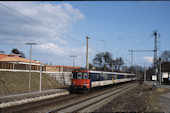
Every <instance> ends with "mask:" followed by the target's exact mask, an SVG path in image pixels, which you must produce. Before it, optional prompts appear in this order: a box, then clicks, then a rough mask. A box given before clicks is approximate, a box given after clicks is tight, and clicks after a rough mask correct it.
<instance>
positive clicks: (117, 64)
mask: <svg viewBox="0 0 170 113" xmlns="http://www.w3.org/2000/svg"><path fill="white" fill-rule="evenodd" d="M113 64H114V66H113V67H114V70H115V71H120V67H121V66H122V65H123V64H124V60H123V58H122V57H119V58H116V59H115V60H113Z"/></svg>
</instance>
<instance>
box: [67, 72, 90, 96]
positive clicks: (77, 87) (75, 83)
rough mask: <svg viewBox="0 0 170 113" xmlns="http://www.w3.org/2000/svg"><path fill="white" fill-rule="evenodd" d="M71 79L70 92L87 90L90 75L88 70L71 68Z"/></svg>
mask: <svg viewBox="0 0 170 113" xmlns="http://www.w3.org/2000/svg"><path fill="white" fill-rule="evenodd" d="M72 73H73V79H72V81H71V86H70V93H75V92H81V93H82V92H83V91H89V89H90V77H89V75H90V74H89V73H90V71H89V70H73V71H72Z"/></svg>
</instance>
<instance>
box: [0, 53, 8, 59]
mask: <svg viewBox="0 0 170 113" xmlns="http://www.w3.org/2000/svg"><path fill="white" fill-rule="evenodd" d="M5 57H8V55H6V54H3V53H0V59H1V58H5Z"/></svg>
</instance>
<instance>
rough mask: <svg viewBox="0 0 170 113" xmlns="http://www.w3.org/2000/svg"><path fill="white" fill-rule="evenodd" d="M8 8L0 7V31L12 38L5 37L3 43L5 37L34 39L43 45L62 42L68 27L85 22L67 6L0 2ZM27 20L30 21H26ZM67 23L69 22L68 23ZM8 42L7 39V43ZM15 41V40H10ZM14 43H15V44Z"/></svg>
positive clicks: (82, 16)
mask: <svg viewBox="0 0 170 113" xmlns="http://www.w3.org/2000/svg"><path fill="white" fill-rule="evenodd" d="M1 3H2V4H4V5H6V6H7V7H10V8H12V9H14V10H16V11H17V12H20V13H21V14H23V15H26V16H27V17H26V16H23V15H21V14H18V13H16V12H15V11H12V10H10V9H9V8H7V7H4V6H2V5H0V17H1V18H0V25H1V27H0V31H3V32H6V33H10V34H15V36H14V35H10V36H6V38H4V40H6V43H8V41H7V40H8V37H11V36H13V37H25V38H26V39H25V40H26V41H28V40H33V41H37V39H38V40H39V39H40V40H41V41H43V42H42V43H44V42H46V41H47V42H49V41H50V40H51V42H53V41H55V40H62V39H61V37H64V35H65V34H66V33H67V31H68V29H69V28H70V26H72V23H76V22H77V21H79V20H82V19H84V18H85V16H84V15H83V14H82V13H81V12H80V11H79V10H78V9H77V8H74V7H73V6H72V5H70V4H69V3H62V4H57V5H52V4H48V3H44V2H1ZM29 17H31V18H29ZM68 20H69V21H71V22H72V23H71V22H68ZM4 35H6V34H5V33H1V34H0V37H1V38H2V37H4ZM10 40H11V39H10ZM14 41H15V39H14ZM16 42H17V41H16Z"/></svg>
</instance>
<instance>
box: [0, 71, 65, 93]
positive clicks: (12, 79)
mask: <svg viewBox="0 0 170 113" xmlns="http://www.w3.org/2000/svg"><path fill="white" fill-rule="evenodd" d="M39 82H40V73H35V72H33V73H31V92H32V91H39ZM28 85H29V73H28V72H0V95H6V94H16V93H26V92H28V90H29V86H28ZM61 87H64V86H63V85H61V84H59V83H58V82H57V81H56V80H55V79H54V78H51V77H49V75H48V74H42V90H47V89H55V88H61Z"/></svg>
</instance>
